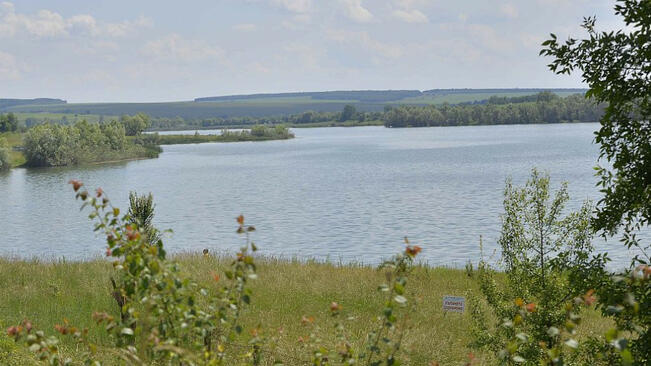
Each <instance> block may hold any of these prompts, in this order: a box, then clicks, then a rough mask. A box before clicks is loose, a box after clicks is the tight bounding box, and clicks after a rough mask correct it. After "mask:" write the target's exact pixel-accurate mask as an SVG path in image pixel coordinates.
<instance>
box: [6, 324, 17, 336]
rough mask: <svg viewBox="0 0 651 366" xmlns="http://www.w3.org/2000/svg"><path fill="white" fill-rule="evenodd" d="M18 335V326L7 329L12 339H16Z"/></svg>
mask: <svg viewBox="0 0 651 366" xmlns="http://www.w3.org/2000/svg"><path fill="white" fill-rule="evenodd" d="M18 333H20V332H19V331H18V327H16V326H12V327H9V328H7V335H8V336H10V337H14V336H16V335H17V334H18Z"/></svg>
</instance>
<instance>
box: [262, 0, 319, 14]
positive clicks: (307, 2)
mask: <svg viewBox="0 0 651 366" xmlns="http://www.w3.org/2000/svg"><path fill="white" fill-rule="evenodd" d="M271 1H272V2H273V3H274V4H276V5H278V6H282V7H283V8H285V9H287V10H289V11H291V12H294V13H307V12H309V11H310V10H311V9H312V0H271Z"/></svg>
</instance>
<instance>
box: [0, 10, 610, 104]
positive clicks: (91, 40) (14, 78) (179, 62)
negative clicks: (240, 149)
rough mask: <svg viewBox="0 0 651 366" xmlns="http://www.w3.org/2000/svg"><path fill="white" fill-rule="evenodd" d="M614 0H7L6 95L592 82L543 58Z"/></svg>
mask: <svg viewBox="0 0 651 366" xmlns="http://www.w3.org/2000/svg"><path fill="white" fill-rule="evenodd" d="M612 6H613V1H609V0H511V1H497V0H456V1H450V0H188V1H183V2H180V1H161V0H157V1H152V0H139V1H133V0H131V1H123V0H110V1H104V0H93V1H89V0H66V1H52V0H50V1H43V0H42V1H36V0H12V1H5V0H0V98H3V97H4V98H7V97H12V98H32V97H55V98H63V99H67V100H68V101H70V102H91V101H128V102H135V101H171V100H189V99H193V98H195V97H201V96H213V95H226V94H247V93H261V92H262V93H264V92H290V91H322V90H351V89H420V90H425V89H433V88H510V87H521V88H524V87H582V86H583V85H582V84H581V80H580V77H579V76H573V77H568V76H556V75H554V74H552V73H551V72H549V71H548V70H547V68H546V66H545V65H546V64H547V63H548V62H549V60H546V59H544V58H542V57H539V56H538V51H539V50H540V43H541V42H542V41H543V40H544V39H546V37H547V35H548V34H549V33H550V32H554V33H557V34H558V35H559V36H560V37H561V38H565V37H567V36H568V35H575V36H576V35H581V34H582V32H581V30H580V28H579V24H580V22H581V20H582V18H583V16H587V15H596V16H597V19H598V25H599V27H600V28H603V29H612V28H614V27H618V26H620V24H619V23H618V20H617V19H616V18H615V16H614V15H613V11H612Z"/></svg>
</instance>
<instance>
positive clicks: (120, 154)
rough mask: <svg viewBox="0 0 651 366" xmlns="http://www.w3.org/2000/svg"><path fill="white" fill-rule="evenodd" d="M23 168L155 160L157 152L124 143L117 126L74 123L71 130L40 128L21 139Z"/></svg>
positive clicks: (68, 127) (52, 126)
mask: <svg viewBox="0 0 651 366" xmlns="http://www.w3.org/2000/svg"><path fill="white" fill-rule="evenodd" d="M23 147H24V154H25V157H26V158H27V165H29V166H34V167H42V166H50V167H53V166H67V165H77V164H83V163H95V162H104V161H114V160H128V159H137V158H145V157H152V156H153V157H155V156H157V155H158V154H157V152H156V151H155V150H154V149H151V148H148V147H146V146H141V145H136V144H134V143H132V142H130V141H128V140H127V137H126V133H125V128H124V126H123V125H122V124H121V123H118V122H110V123H104V124H97V123H88V122H86V121H82V122H78V123H75V124H74V125H72V126H63V125H55V124H49V123H46V124H42V125H38V126H35V127H33V128H31V129H29V130H28V131H27V133H26V134H25V136H24V138H23Z"/></svg>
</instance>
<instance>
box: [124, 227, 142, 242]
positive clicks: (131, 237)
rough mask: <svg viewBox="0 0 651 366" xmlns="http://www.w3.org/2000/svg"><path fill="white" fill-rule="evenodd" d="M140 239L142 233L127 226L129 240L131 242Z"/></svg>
mask: <svg viewBox="0 0 651 366" xmlns="http://www.w3.org/2000/svg"><path fill="white" fill-rule="evenodd" d="M139 238H140V233H139V232H138V231H137V230H134V228H133V227H132V226H131V225H128V226H127V239H129V240H137V239H139Z"/></svg>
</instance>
